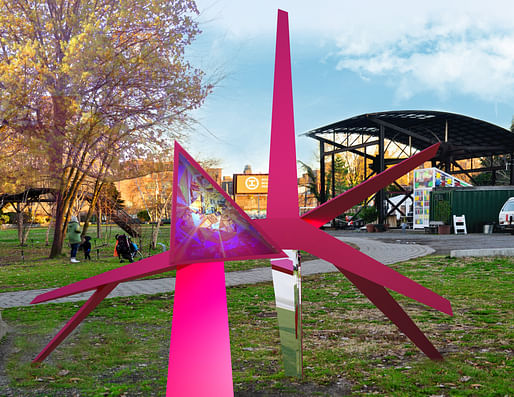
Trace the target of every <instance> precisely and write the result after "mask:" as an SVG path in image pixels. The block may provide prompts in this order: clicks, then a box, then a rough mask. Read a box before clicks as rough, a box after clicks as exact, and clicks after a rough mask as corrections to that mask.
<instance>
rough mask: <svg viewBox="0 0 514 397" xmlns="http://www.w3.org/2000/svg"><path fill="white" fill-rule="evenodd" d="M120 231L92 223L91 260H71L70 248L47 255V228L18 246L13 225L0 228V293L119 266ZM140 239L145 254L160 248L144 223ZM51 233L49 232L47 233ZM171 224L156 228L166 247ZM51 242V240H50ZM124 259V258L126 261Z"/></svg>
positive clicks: (232, 265) (256, 263)
mask: <svg viewBox="0 0 514 397" xmlns="http://www.w3.org/2000/svg"><path fill="white" fill-rule="evenodd" d="M118 233H123V231H122V230H121V229H119V228H118V227H117V226H116V225H112V226H104V227H103V233H102V236H103V237H102V238H101V239H98V238H94V236H96V226H95V225H92V226H91V228H90V229H89V233H88V234H89V235H90V236H92V237H93V239H92V241H91V244H92V246H93V248H92V250H91V258H92V260H91V261H87V262H86V261H84V260H83V257H84V254H83V253H82V252H81V251H79V253H78V254H77V258H78V259H79V260H81V261H82V262H80V263H70V261H69V248H68V247H67V244H65V247H64V248H63V252H64V253H65V254H64V255H63V256H62V257H59V258H56V259H48V254H49V252H50V247H49V246H46V245H45V234H46V229H43V228H34V229H32V230H31V231H30V234H29V239H28V244H27V246H25V247H20V246H19V244H18V238H17V231H16V230H15V229H10V230H0V293H1V292H12V291H20V290H27V289H40V288H52V287H60V286H63V285H67V284H69V283H72V282H75V281H79V280H82V279H84V278H88V277H91V276H94V275H96V274H99V273H103V272H105V271H108V270H111V269H114V268H117V267H120V266H122V265H123V263H120V262H119V259H118V258H116V257H114V256H113V253H114V245H115V238H114V236H115V235H116V234H118ZM142 234H143V236H142V239H141V241H139V239H137V240H135V242H136V243H137V244H138V245H139V247H140V249H141V251H142V253H143V255H144V256H145V257H147V256H151V255H155V254H157V253H159V252H162V249H160V248H159V249H157V250H152V249H151V248H150V240H151V234H152V227H151V225H143V229H142ZM51 235H52V233H50V236H51ZM169 236H170V226H169V225H163V226H161V228H160V229H159V238H158V240H157V241H158V242H159V243H162V244H164V245H165V246H166V248H169V240H170V238H169ZM50 244H51V242H50ZM126 263H127V261H126V260H125V261H124V264H126ZM265 266H269V260H251V261H232V262H226V264H225V269H226V271H236V270H247V269H253V268H256V267H265ZM173 276H175V271H172V272H168V273H162V274H157V275H155V276H151V277H149V278H162V277H173Z"/></svg>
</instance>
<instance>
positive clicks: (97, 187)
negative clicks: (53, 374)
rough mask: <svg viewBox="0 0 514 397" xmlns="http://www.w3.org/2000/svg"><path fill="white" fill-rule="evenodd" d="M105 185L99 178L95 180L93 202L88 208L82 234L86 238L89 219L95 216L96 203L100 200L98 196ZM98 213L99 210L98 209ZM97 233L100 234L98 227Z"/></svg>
mask: <svg viewBox="0 0 514 397" xmlns="http://www.w3.org/2000/svg"><path fill="white" fill-rule="evenodd" d="M103 185H104V184H103V182H102V183H99V182H98V180H97V181H96V182H95V188H94V190H93V195H92V197H91V202H90V203H89V209H88V210H87V214H86V219H85V220H84V226H83V228H82V234H81V237H82V238H84V236H85V235H86V233H87V229H88V228H89V220H90V219H91V217H92V216H93V212H94V210H95V207H96V203H97V201H98V196H99V195H100V191H101V190H102V187H103ZM97 213H98V211H97ZM97 224H98V222H97ZM97 234H98V228H97ZM98 238H100V236H98Z"/></svg>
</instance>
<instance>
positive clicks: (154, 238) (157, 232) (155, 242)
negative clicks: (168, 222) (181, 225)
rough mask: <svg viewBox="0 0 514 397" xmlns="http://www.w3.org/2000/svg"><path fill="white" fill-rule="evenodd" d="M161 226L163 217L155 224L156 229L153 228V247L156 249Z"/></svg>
mask: <svg viewBox="0 0 514 397" xmlns="http://www.w3.org/2000/svg"><path fill="white" fill-rule="evenodd" d="M160 227H161V217H159V219H158V220H157V224H156V225H155V229H154V230H153V235H152V249H155V247H156V246H157V237H158V236H159V228H160Z"/></svg>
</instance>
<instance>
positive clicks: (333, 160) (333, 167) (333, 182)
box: [330, 152, 336, 198]
mask: <svg viewBox="0 0 514 397" xmlns="http://www.w3.org/2000/svg"><path fill="white" fill-rule="evenodd" d="M330 160H331V162H332V172H331V178H330V179H331V181H330V183H331V184H332V186H331V190H332V197H331V198H334V197H335V196H336V155H335V153H334V152H332V156H331V159H330Z"/></svg>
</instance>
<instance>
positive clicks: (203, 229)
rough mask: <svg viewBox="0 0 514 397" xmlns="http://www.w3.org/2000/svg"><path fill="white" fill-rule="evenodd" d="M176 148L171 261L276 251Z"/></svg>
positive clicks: (217, 188) (259, 254) (203, 172)
mask: <svg viewBox="0 0 514 397" xmlns="http://www.w3.org/2000/svg"><path fill="white" fill-rule="evenodd" d="M178 148H179V152H178V156H176V157H175V158H176V161H177V162H178V164H177V165H176V167H175V169H176V173H175V178H178V180H177V182H176V185H175V186H176V190H175V192H174V202H173V205H174V210H173V216H174V222H172V225H174V233H173V231H172V252H173V257H174V261H175V262H177V263H180V262H184V263H187V262H191V261H205V260H220V259H221V260H231V259H245V258H247V257H250V256H251V257H252V258H255V256H261V255H262V256H266V255H273V254H275V255H276V254H277V253H279V252H280V250H278V249H276V248H275V247H273V245H271V244H270V243H269V242H267V241H266V240H265V239H264V238H263V237H262V235H261V234H260V233H259V232H258V231H257V230H256V229H255V227H254V226H253V225H252V224H251V220H250V218H249V217H248V216H247V215H246V214H245V213H244V212H243V211H242V210H241V209H240V208H239V207H237V204H236V203H234V202H233V201H232V200H231V199H230V198H229V197H228V196H227V195H226V194H224V192H222V190H221V188H220V187H219V186H218V185H217V184H216V183H215V182H214V181H213V180H212V179H210V178H209V177H208V176H207V173H206V172H205V171H204V170H203V169H202V168H200V166H199V165H198V164H196V162H194V160H193V159H191V158H190V157H189V156H188V155H187V153H185V152H184V151H183V150H180V149H181V148H180V147H178ZM176 150H177V149H176ZM173 234H174V235H173Z"/></svg>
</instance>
